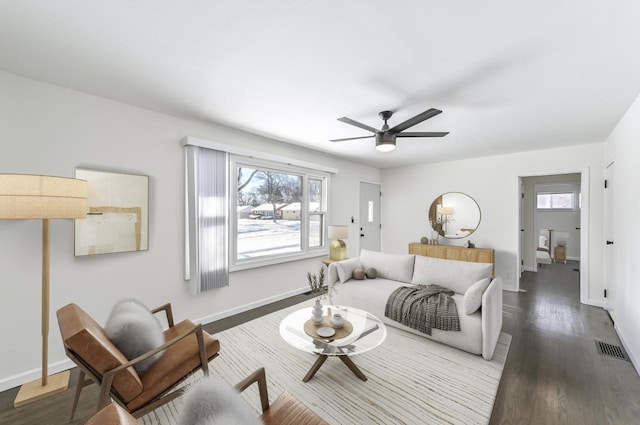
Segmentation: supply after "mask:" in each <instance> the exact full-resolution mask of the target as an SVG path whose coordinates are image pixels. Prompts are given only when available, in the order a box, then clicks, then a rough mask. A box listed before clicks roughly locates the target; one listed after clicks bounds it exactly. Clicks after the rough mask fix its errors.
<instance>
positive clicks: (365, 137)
mask: <svg viewBox="0 0 640 425" xmlns="http://www.w3.org/2000/svg"><path fill="white" fill-rule="evenodd" d="M371 137H373V135H371V136H360V137H347V138H346V139H332V140H329V141H330V142H344V141H345V140H357V139H369V138H371Z"/></svg>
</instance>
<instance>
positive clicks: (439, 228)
mask: <svg viewBox="0 0 640 425" xmlns="http://www.w3.org/2000/svg"><path fill="white" fill-rule="evenodd" d="M454 194H456V195H462V196H464V197H466V198H469V199H470V200H471V201H472V202H473V204H474V205H475V206H476V208H477V210H478V221H477V223H475V227H473V229H472V228H471V226H469V227H465V228H464V229H465V230H468V231H469V233H467V234H464V235H459V236H458V235H445V232H444V229H443V225H442V216H441V215H440V214H439V208H438V206H440V208H442V205H444V202H443V199H444V196H445V195H454ZM427 220H428V221H429V226H430V227H431V229H433V231H435V232H438V235H439V236H440V237H443V238H445V239H463V238H466V237H468V236H470V235H471V234H473V232H475V231H476V230H478V227H480V222H481V221H482V211H481V210H480V205H478V203H477V202H476V200H475V199H473V198H472V197H471V196H469V195H467V194H466V193H463V192H445V193H443V194H441V195H440V196H438V197H437V198H436V199H434V200H433V202H432V203H431V205H430V206H429V210H428V212H427ZM445 226H446V222H445Z"/></svg>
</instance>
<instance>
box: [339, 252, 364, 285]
mask: <svg viewBox="0 0 640 425" xmlns="http://www.w3.org/2000/svg"><path fill="white" fill-rule="evenodd" d="M334 264H335V265H336V269H337V270H338V279H340V283H345V282H346V281H347V280H349V279H351V276H353V271H354V270H355V269H359V268H360V259H359V258H349V259H348V260H342V261H338V262H337V263H334Z"/></svg>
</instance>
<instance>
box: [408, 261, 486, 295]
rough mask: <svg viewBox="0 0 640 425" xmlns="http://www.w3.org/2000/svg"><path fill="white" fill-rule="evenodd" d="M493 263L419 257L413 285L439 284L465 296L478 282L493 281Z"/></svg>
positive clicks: (416, 262)
mask: <svg viewBox="0 0 640 425" xmlns="http://www.w3.org/2000/svg"><path fill="white" fill-rule="evenodd" d="M492 268H493V264H491V263H471V262H468V261H457V260H444V259H442V258H432V257H424V256H422V255H417V256H416V259H415V267H414V270H413V278H412V280H411V283H413V284H416V285H417V284H422V285H428V284H432V283H434V284H437V285H442V286H444V287H447V288H449V289H452V290H453V291H455V292H456V293H458V294H464V293H465V292H466V291H467V289H469V287H470V286H471V285H473V284H474V283H476V282H477V281H479V280H481V279H484V278H489V279H491V270H492Z"/></svg>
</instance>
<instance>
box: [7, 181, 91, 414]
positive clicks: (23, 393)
mask: <svg viewBox="0 0 640 425" xmlns="http://www.w3.org/2000/svg"><path fill="white" fill-rule="evenodd" d="M86 215H87V182H86V181H84V180H78V179H73V178H67V177H52V176H38V175H29V174H0V219H2V220H5V219H10V220H31V219H38V220H42V378H41V379H38V380H35V381H32V382H28V383H26V384H24V385H23V386H22V387H21V388H20V390H19V391H18V395H17V397H16V399H15V401H14V404H13V405H14V407H20V406H23V405H25V404H27V403H31V402H34V401H36V400H40V399H42V398H45V397H47V396H49V395H53V394H56V393H59V392H62V391H65V390H66V389H67V386H68V384H69V371H68V370H67V371H64V372H61V373H58V374H56V375H52V376H48V375H47V368H48V343H49V220H50V219H58V218H85V217H86Z"/></svg>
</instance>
